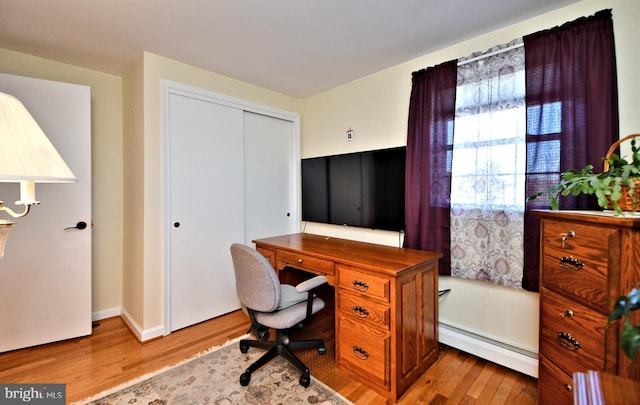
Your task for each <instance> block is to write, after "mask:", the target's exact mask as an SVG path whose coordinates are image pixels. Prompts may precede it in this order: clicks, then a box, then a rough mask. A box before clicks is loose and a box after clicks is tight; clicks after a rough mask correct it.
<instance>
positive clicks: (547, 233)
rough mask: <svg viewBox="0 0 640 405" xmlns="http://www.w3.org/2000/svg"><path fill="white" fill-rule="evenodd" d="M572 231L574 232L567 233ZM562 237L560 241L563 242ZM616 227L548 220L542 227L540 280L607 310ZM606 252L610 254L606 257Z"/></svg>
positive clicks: (617, 248)
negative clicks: (611, 254)
mask: <svg viewBox="0 0 640 405" xmlns="http://www.w3.org/2000/svg"><path fill="white" fill-rule="evenodd" d="M569 233H572V234H573V235H574V236H568V235H569ZM563 238H564V242H563ZM619 240H620V237H619V231H617V230H615V229H610V228H603V227H595V226H587V225H582V224H575V223H570V222H567V223H563V222H554V221H548V222H545V223H544V227H543V245H542V284H543V285H544V286H545V287H547V288H551V289H554V290H556V291H563V292H566V293H568V294H570V295H572V296H573V297H575V298H577V299H578V300H580V301H582V302H583V303H584V304H586V305H588V306H591V307H593V308H596V309H598V310H599V311H601V312H607V311H608V310H609V291H608V287H607V286H608V282H609V271H610V269H609V266H610V265H613V266H616V268H617V267H618V264H617V263H616V260H617V259H616V258H617V256H616V255H615V252H616V251H619ZM610 253H613V256H612V257H611V258H610V256H609V255H610Z"/></svg>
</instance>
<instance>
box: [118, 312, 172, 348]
mask: <svg viewBox="0 0 640 405" xmlns="http://www.w3.org/2000/svg"><path fill="white" fill-rule="evenodd" d="M121 317H122V320H123V321H124V323H126V324H127V326H128V327H129V329H131V332H132V333H133V334H134V335H135V337H136V338H137V339H138V340H139V341H140V342H145V341H147V340H150V339H155V338H157V337H161V336H162V335H163V334H164V327H163V326H162V325H160V326H157V327H155V328H152V329H147V330H145V329H143V328H142V327H141V326H140V325H139V324H138V323H137V322H136V321H135V320H134V319H133V317H132V316H131V314H129V313H128V312H127V310H126V309H124V308H123V309H122V315H121Z"/></svg>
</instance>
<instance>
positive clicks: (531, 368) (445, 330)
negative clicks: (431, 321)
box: [438, 322, 538, 378]
mask: <svg viewBox="0 0 640 405" xmlns="http://www.w3.org/2000/svg"><path fill="white" fill-rule="evenodd" d="M438 334H439V341H440V343H443V344H445V345H447V346H451V347H455V348H456V349H458V350H462V351H463V352H466V353H469V354H472V355H474V356H477V357H480V358H483V359H485V360H488V361H490V362H492V363H496V364H500V365H501V366H505V367H508V368H510V369H512V370H515V371H518V372H520V373H523V374H526V375H529V376H531V377H534V378H538V353H535V352H531V351H528V350H524V349H522V348H520V347H516V346H512V345H509V344H506V343H504V342H500V341H497V340H495V339H491V338H487V337H486V336H482V335H478V334H477V333H473V332H469V331H467V330H464V329H460V328H457V327H455V326H451V325H447V324H444V323H442V322H439V323H438Z"/></svg>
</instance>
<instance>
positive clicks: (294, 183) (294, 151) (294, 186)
mask: <svg viewBox="0 0 640 405" xmlns="http://www.w3.org/2000/svg"><path fill="white" fill-rule="evenodd" d="M172 94H173V95H180V96H184V97H191V98H194V99H198V100H203V101H207V102H212V103H216V104H221V105H225V106H228V107H233V108H238V109H239V110H242V111H246V112H252V113H256V114H261V115H265V116H268V117H273V118H279V119H282V120H285V121H289V122H291V123H292V124H293V128H292V129H293V136H292V145H291V173H292V174H293V176H291V179H290V185H289V186H290V189H291V201H290V204H291V207H292V209H291V211H292V216H293V219H294V220H293V221H292V223H293V224H294V225H293V227H294V228H295V229H292V230H291V232H292V233H295V232H298V231H299V229H300V220H301V213H300V209H299V207H300V206H301V203H300V165H299V164H297V163H298V162H299V160H300V114H298V113H294V112H291V111H286V110H282V109H279V108H275V107H271V106H268V105H264V104H259V103H255V102H252V101H248V100H243V99H240V98H236V97H232V96H228V95H225V94H221V93H216V92H213V91H209V90H205V89H202V88H198V87H194V86H189V85H186V84H183V83H178V82H174V81H171V80H163V81H162V112H163V114H162V116H163V123H162V129H163V130H162V142H163V151H162V152H163V155H162V167H163V169H162V185H163V189H162V202H163V208H162V232H163V235H162V240H163V242H164V248H163V249H162V252H161V255H162V258H161V262H162V274H163V276H162V278H163V281H164V291H163V311H164V314H163V320H164V325H163V330H164V332H163V335H164V336H166V335H169V334H170V333H171V310H170V309H171V283H170V281H171V266H170V263H171V257H170V255H171V250H170V249H169V247H170V246H171V232H170V226H171V217H170V212H171V211H170V208H171V207H170V203H169V197H170V196H171V184H170V181H169V179H170V174H171V167H170V158H169V157H170V156H171V154H170V153H171V151H170V142H169V135H170V134H169V128H170V114H169V113H170V108H171V106H170V103H169V98H170V96H171V95H172Z"/></svg>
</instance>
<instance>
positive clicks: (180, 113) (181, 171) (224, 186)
mask: <svg viewBox="0 0 640 405" xmlns="http://www.w3.org/2000/svg"><path fill="white" fill-rule="evenodd" d="M168 103H169V108H168V110H169V113H168V114H169V116H168V117H167V118H168V121H169V122H168V128H169V134H168V137H167V138H168V139H167V142H168V145H167V146H168V149H167V152H168V155H169V159H165V162H167V161H168V164H169V167H168V173H169V182H168V187H169V190H168V192H169V199H168V205H169V213H168V216H169V218H170V223H169V224H168V225H169V227H170V231H169V233H170V240H169V249H168V254H169V256H170V257H169V269H167V270H168V272H169V284H170V285H169V288H168V289H169V300H170V302H169V308H170V310H169V311H170V321H169V323H170V330H171V331H174V330H177V329H181V328H184V327H185V326H189V325H193V324H195V323H198V322H201V321H204V320H207V319H210V318H214V317H216V316H219V315H222V314H225V313H228V312H230V311H233V310H236V309H238V308H240V304H239V302H238V299H237V297H236V289H235V278H234V274H233V265H232V263H231V255H230V253H229V246H230V245H231V244H232V243H234V242H241V241H243V240H244V205H243V201H244V186H243V178H244V175H243V159H242V154H243V132H242V125H243V122H242V120H243V116H242V110H240V109H237V108H233V107H229V106H226V105H222V104H218V103H215V102H212V101H210V100H207V99H206V98H197V97H196V96H191V95H188V94H186V95H184V94H176V93H169V96H168Z"/></svg>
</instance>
